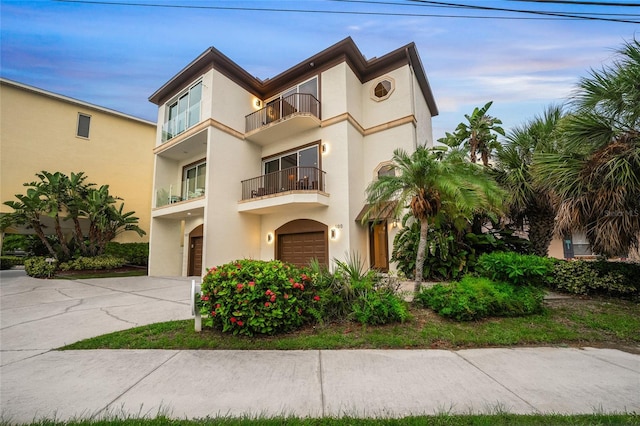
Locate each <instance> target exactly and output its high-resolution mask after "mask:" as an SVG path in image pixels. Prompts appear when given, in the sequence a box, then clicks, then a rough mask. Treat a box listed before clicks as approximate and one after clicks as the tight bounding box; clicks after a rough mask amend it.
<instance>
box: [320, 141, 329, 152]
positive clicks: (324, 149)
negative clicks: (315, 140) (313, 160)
mask: <svg viewBox="0 0 640 426" xmlns="http://www.w3.org/2000/svg"><path fill="white" fill-rule="evenodd" d="M328 152H329V145H328V144H326V143H323V144H322V153H323V154H326V153H328Z"/></svg>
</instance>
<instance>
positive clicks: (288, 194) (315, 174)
mask: <svg viewBox="0 0 640 426" xmlns="http://www.w3.org/2000/svg"><path fill="white" fill-rule="evenodd" d="M325 175H326V173H325V172H323V171H322V170H320V169H318V168H316V167H290V168H288V169H285V170H280V171H277V172H273V173H267V174H265V175H262V176H258V177H255V178H251V179H247V180H243V181H242V200H241V201H239V203H238V211H240V212H247V213H255V214H268V213H276V212H278V211H284V210H286V209H291V208H292V207H294V208H296V209H299V208H313V207H326V206H328V205H329V194H327V193H326V192H325V180H326V176H325Z"/></svg>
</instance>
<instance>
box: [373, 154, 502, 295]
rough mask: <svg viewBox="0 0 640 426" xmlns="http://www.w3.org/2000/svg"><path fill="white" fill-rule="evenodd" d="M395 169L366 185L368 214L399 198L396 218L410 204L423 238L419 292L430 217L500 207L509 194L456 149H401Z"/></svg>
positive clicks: (417, 272)
mask: <svg viewBox="0 0 640 426" xmlns="http://www.w3.org/2000/svg"><path fill="white" fill-rule="evenodd" d="M391 169H392V170H393V174H391V173H390V174H389V175H384V176H380V177H379V178H378V180H375V181H373V182H371V184H369V186H368V187H367V190H366V192H367V203H369V205H370V208H369V210H368V212H367V214H366V215H365V218H364V219H363V222H366V221H367V220H368V216H369V215H370V214H372V213H373V212H375V211H377V210H379V209H381V208H382V206H387V205H389V204H388V203H390V202H395V206H396V207H395V209H396V212H395V213H396V217H398V216H399V214H400V211H401V210H403V209H406V208H409V210H410V212H411V214H412V215H413V217H414V218H415V219H416V220H417V221H418V222H419V223H420V241H419V244H418V252H417V255H416V270H415V287H414V291H415V292H416V293H418V292H419V291H420V286H421V283H422V278H423V268H424V261H425V256H426V248H427V233H428V230H429V222H430V221H433V220H434V219H435V217H436V216H437V215H438V214H439V213H440V212H441V211H442V210H447V211H449V212H452V211H457V212H460V213H462V214H464V215H466V217H471V216H472V215H473V213H474V212H477V211H478V210H481V209H486V210H491V211H494V212H495V211H498V207H497V206H500V204H501V202H502V196H503V195H504V194H503V192H502V190H501V189H500V188H499V187H498V186H497V184H496V183H495V181H494V180H493V179H491V178H490V177H489V176H488V175H487V174H486V173H485V171H484V170H483V169H482V168H481V167H479V166H476V165H475V164H472V163H469V162H467V161H464V160H463V159H462V158H461V157H460V156H459V155H457V153H456V152H454V153H453V154H447V153H446V152H445V150H443V149H435V148H434V149H430V148H427V147H425V146H419V147H418V148H417V149H416V151H415V152H413V154H411V155H409V154H408V153H406V152H405V151H404V150H402V149H397V150H395V151H394V153H393V158H392V165H391Z"/></svg>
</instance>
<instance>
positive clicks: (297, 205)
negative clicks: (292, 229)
mask: <svg viewBox="0 0 640 426" xmlns="http://www.w3.org/2000/svg"><path fill="white" fill-rule="evenodd" d="M328 206H329V194H327V193H326V192H322V191H286V192H279V193H277V194H271V195H265V196H263V197H258V198H251V199H249V200H243V201H238V211H239V212H241V213H252V214H259V215H262V214H272V213H282V212H287V211H291V210H292V209H296V210H300V209H315V208H323V207H328Z"/></svg>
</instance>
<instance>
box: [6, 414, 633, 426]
mask: <svg viewBox="0 0 640 426" xmlns="http://www.w3.org/2000/svg"><path fill="white" fill-rule="evenodd" d="M639 423H640V415H638V414H588V415H553V414H552V415H517V414H496V415H469V416H464V415H449V414H439V415H435V416H416V417H404V418H400V419H358V418H353V417H342V418H322V419H309V418H295V417H277V418H231V417H222V418H208V419H194V420H174V419H170V418H167V417H158V418H155V419H111V420H78V421H70V422H59V421H54V420H43V421H36V422H33V423H31V425H32V426H63V425H65V426H89V425H91V426H116V425H117V426H196V425H202V426H213V425H216V426H218V425H220V426H244V425H250V426H258V425H260V426H282V425H284V426H338V425H350V426H371V425H376V426H377V425H386V426H396V425H398V426H399V425H410V426H413V425H415V426H423V425H433V426H462V425H470V426H507V425H524V426H547V425H572V426H575V425H577V426H587V425H637V424H639ZM0 424H3V423H1V422H0Z"/></svg>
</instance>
